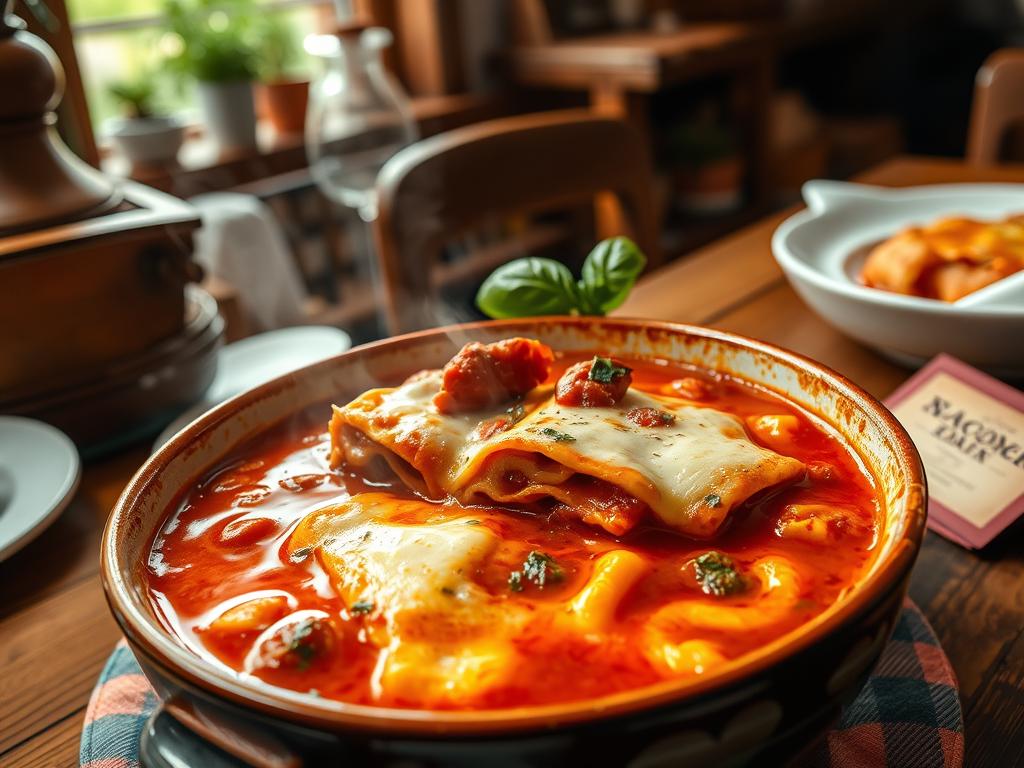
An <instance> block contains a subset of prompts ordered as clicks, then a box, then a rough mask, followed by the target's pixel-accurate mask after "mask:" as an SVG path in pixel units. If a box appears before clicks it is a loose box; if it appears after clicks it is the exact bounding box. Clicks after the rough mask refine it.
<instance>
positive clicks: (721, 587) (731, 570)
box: [693, 550, 747, 597]
mask: <svg viewBox="0 0 1024 768" xmlns="http://www.w3.org/2000/svg"><path fill="white" fill-rule="evenodd" d="M693 573H694V575H695V576H696V577H697V583H698V584H700V587H701V589H702V590H703V591H704V594H706V595H713V596H714V597H726V596H728V595H734V594H736V593H737V592H742V591H743V590H744V589H746V588H747V581H746V579H744V578H743V575H742V574H741V573H740V572H739V570H737V568H736V563H734V562H733V560H732V558H731V557H729V556H728V555H723V554H722V553H721V552H715V551H714V550H712V551H711V552H705V553H704V554H703V555H701V556H700V557H697V558H695V559H694V560H693Z"/></svg>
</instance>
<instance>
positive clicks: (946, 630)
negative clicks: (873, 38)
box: [0, 159, 1024, 768]
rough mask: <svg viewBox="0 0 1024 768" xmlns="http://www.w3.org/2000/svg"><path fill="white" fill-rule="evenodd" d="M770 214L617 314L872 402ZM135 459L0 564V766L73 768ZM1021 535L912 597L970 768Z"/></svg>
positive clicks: (890, 175)
mask: <svg viewBox="0 0 1024 768" xmlns="http://www.w3.org/2000/svg"><path fill="white" fill-rule="evenodd" d="M863 180H864V181H869V182H874V183H878V184H888V185H893V186H900V185H909V184H927V183H938V182H950V181H1024V166H1022V167H1017V168H1012V169H1006V168H1004V169H990V170H983V171H979V170H971V169H968V168H966V167H964V166H963V165H962V164H960V163H957V162H950V161H938V160H920V159H901V160H896V161H893V162H891V163H887V164H886V165H884V166H882V167H880V168H878V169H876V170H874V171H872V172H870V173H868V174H866V175H865V176H864V177H863ZM784 215H785V214H780V215H778V216H773V217H771V218H769V219H766V220H764V221H763V222H760V223H758V224H756V225H754V226H751V227H749V228H747V229H745V230H743V231H740V232H737V233H736V234H734V235H733V236H731V237H729V238H727V239H725V240H722V241H721V242H720V243H718V244H715V245H713V246H711V247H709V248H706V249H704V250H702V251H700V252H699V253H697V254H695V255H694V256H693V257H691V258H689V259H686V260H685V261H682V262H678V263H676V264H673V265H670V266H668V267H665V268H664V269H662V270H660V271H659V272H657V273H655V274H652V275H651V276H649V277H647V278H645V279H644V280H643V281H642V282H641V284H640V285H639V286H638V287H637V289H636V290H635V291H634V292H633V295H632V297H631V298H630V300H629V302H628V303H627V304H626V306H625V307H623V308H622V310H621V313H622V314H626V315H640V316H647V317H655V318H659V319H666V320H679V321H686V322H692V323H701V324H705V325H712V326H715V327H719V328H724V329H727V330H732V331H737V332H739V333H744V334H749V335H751V336H756V337H759V338H762V339H766V340H768V341H771V342H774V343H777V344H781V345H783V346H786V347H789V348H791V349H795V350H797V351H799V352H803V353H805V354H808V355H810V356H812V357H814V358H817V359H818V360H821V361H822V362H824V363H826V364H827V365H830V366H832V367H833V368H835V369H837V370H839V371H840V372H842V373H844V374H846V375H847V376H849V377H851V378H852V379H853V380H854V381H856V382H858V383H860V384H861V385H862V386H864V387H865V388H866V389H868V391H870V392H872V393H873V394H875V395H876V396H879V397H884V396H885V395H886V394H888V393H889V392H890V391H891V390H892V389H893V388H894V387H895V386H896V385H898V384H899V383H900V382H901V381H903V379H905V378H906V376H907V371H905V370H903V369H901V368H897V367H895V366H893V365H892V364H890V363H888V362H886V361H884V360H883V359H882V358H880V357H879V356H878V355H876V354H874V353H873V352H871V351H869V350H867V349H865V348H864V347H862V346H860V345H858V344H856V343H854V342H852V341H850V340H848V339H846V338H844V337H843V336H841V335H839V334H838V333H837V332H835V331H833V330H831V329H830V328H829V327H828V326H826V325H825V324H824V323H822V322H821V321H820V320H819V319H818V318H817V317H816V316H814V315H813V314H811V313H810V312H809V311H808V310H807V309H806V308H805V307H804V306H803V304H802V303H801V302H800V300H799V299H798V298H797V297H796V295H795V294H794V293H793V292H792V290H790V288H789V286H788V285H787V284H786V282H785V280H784V279H783V277H782V274H781V273H780V271H779V269H778V267H777V266H776V265H775V262H774V260H773V259H772V257H771V253H770V250H769V245H768V243H769V238H770V235H771V232H772V230H773V229H774V228H775V226H776V225H777V224H778V222H779V221H780V220H781V219H782V218H783V216H784ZM146 455H147V450H146V448H145V447H139V448H136V449H134V450H132V451H128V452H126V453H123V454H120V455H118V456H116V457H114V458H111V459H108V460H105V461H103V462H99V463H96V464H93V465H91V466H89V467H87V468H86V470H85V474H84V477H83V480H82V486H81V489H80V490H79V492H78V494H77V496H76V497H75V500H74V502H73V503H72V504H71V506H70V507H69V508H68V510H67V511H66V512H65V513H64V514H63V515H62V516H61V518H60V519H59V520H58V522H57V523H56V524H54V525H53V527H52V528H50V529H49V530H48V531H46V532H45V533H44V534H43V535H42V536H41V537H40V538H39V539H38V540H37V541H36V542H34V543H33V544H31V545H29V546H28V547H27V548H26V549H25V550H23V551H22V552H20V553H19V554H18V555H17V556H15V557H14V558H12V559H11V560H10V561H8V562H6V563H3V564H2V565H0V585H2V590H3V592H2V595H3V599H2V604H0V765H3V766H7V767H9V768H15V766H72V765H76V764H77V754H78V738H79V734H80V732H81V727H82V718H83V715H84V709H85V704H86V702H87V700H88V697H89V691H90V689H91V688H92V685H93V683H94V682H95V680H96V677H97V675H98V674H99V671H100V668H101V666H102V664H103V662H104V660H105V659H106V657H107V655H108V654H109V653H110V650H111V648H112V647H113V645H114V643H115V642H116V641H117V639H118V637H119V636H120V635H119V632H118V630H117V627H116V626H115V624H114V621H113V619H112V618H111V617H110V614H109V612H108V610H107V605H106V602H105V601H104V598H103V591H102V589H101V587H100V583H99V577H98V570H99V542H100V535H101V532H102V526H103V522H104V520H105V518H106V515H107V512H108V510H109V509H110V508H111V506H112V505H113V503H114V501H115V499H116V498H117V495H118V494H119V493H120V491H121V488H122V487H123V486H124V485H125V483H126V482H127V481H128V479H129V477H130V476H131V474H132V473H133V472H134V470H135V469H136V468H137V467H138V466H139V464H140V463H141V462H142V461H143V460H144V459H145V458H146ZM1022 543H1024V538H1022V534H1021V532H1020V531H1017V532H1016V533H1014V532H1011V533H1010V534H1009V535H1007V536H1004V537H1003V538H1002V539H1000V540H999V541H997V542H996V544H995V545H993V546H992V547H991V548H990V549H989V550H986V552H985V553H984V554H982V555H976V554H971V553H968V552H966V551H964V550H962V549H960V548H959V547H956V546H954V545H953V544H950V543H948V542H947V541H945V540H944V539H941V538H939V537H937V536H934V535H931V534H929V536H928V538H927V540H926V542H925V546H924V549H923V551H922V553H921V557H920V559H919V560H918V563H917V566H916V568H915V571H914V579H913V582H912V584H911V594H912V596H913V598H914V599H915V600H916V601H917V603H918V604H919V605H920V606H921V607H922V608H923V609H924V611H925V613H926V614H927V615H928V618H929V619H930V620H931V622H932V624H933V626H934V627H935V629H936V631H937V632H938V634H939V637H940V638H941V639H942V643H943V646H944V647H945V649H946V652H947V653H948V654H949V657H950V659H951V660H952V662H953V665H954V667H955V668H956V672H957V674H958V675H959V678H960V684H961V687H962V694H963V705H964V713H965V716H966V721H967V751H968V756H969V758H970V762H969V765H971V766H974V767H979V766H1000V767H1001V766H1010V765H1016V764H1021V763H1022V762H1024V555H1022V547H1021V544H1022Z"/></svg>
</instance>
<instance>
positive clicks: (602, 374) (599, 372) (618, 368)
mask: <svg viewBox="0 0 1024 768" xmlns="http://www.w3.org/2000/svg"><path fill="white" fill-rule="evenodd" d="M631 370H632V369H631V368H626V367H625V366H623V365H616V364H615V363H614V362H612V359H611V358H610V357H600V356H598V355H595V356H594V359H593V361H592V362H591V363H590V373H588V374H587V378H588V379H590V380H591V381H596V382H597V383H598V384H611V383H612V382H613V381H615V379H617V378H619V377H620V376H625V375H626V374H627V373H629V372H630V371H631Z"/></svg>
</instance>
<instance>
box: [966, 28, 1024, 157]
mask: <svg viewBox="0 0 1024 768" xmlns="http://www.w3.org/2000/svg"><path fill="white" fill-rule="evenodd" d="M1022 129H1024V48H1016V49H1012V48H1007V49H1004V50H1001V51H996V52H995V53H993V54H992V55H991V56H989V57H988V59H986V60H985V63H984V65H982V67H981V69H979V70H978V76H977V80H976V82H975V86H974V103H973V105H972V107H971V123H970V128H969V133H968V138H967V159H968V160H970V161H971V162H972V163H975V164H977V165H992V164H994V163H998V162H999V160H1000V158H1002V157H1003V156H1004V155H1005V154H1007V151H1008V152H1009V153H1012V154H1014V155H1017V156H1019V151H1020V149H1021V148H1022V147H1024V141H1021V139H1022V138H1024V130H1022ZM1010 143H1012V146H1010V147H1007V144H1010Z"/></svg>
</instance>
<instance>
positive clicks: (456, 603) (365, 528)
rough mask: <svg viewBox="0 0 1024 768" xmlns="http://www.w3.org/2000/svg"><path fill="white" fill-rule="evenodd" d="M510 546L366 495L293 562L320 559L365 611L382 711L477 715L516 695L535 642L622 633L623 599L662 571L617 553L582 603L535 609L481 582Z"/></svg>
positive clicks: (390, 499) (308, 522)
mask: <svg viewBox="0 0 1024 768" xmlns="http://www.w3.org/2000/svg"><path fill="white" fill-rule="evenodd" d="M400 519H401V520H406V519H408V520H418V521H420V522H415V523H402V522H397V520H400ZM502 546H503V542H502V540H501V539H500V538H499V537H498V536H497V535H496V534H495V533H494V532H493V531H492V530H491V529H490V528H489V527H488V526H486V525H482V524H480V522H479V520H477V519H474V518H471V517H469V516H468V515H466V516H456V517H444V518H441V519H438V518H437V517H436V507H435V505H432V504H429V503H428V502H424V501H420V500H416V499H399V498H397V497H394V496H392V495H390V494H387V493H363V494H358V495H356V496H353V497H351V498H350V499H348V500H346V501H344V502H342V503H340V504H335V505H332V506H329V507H324V508H321V509H319V510H316V511H314V512H311V513H310V514H308V515H307V516H306V517H305V518H303V519H302V520H301V521H300V523H299V525H298V526H297V527H296V529H295V531H294V532H293V533H292V534H291V537H290V539H289V542H288V551H289V556H291V557H296V556H298V553H304V554H305V555H306V556H311V555H312V556H315V557H316V558H317V559H318V561H319V562H320V564H321V566H322V567H323V569H324V570H325V572H326V573H327V575H328V578H329V579H330V581H331V584H332V585H333V587H334V589H335V591H336V592H337V593H338V595H339V596H340V597H341V599H342V601H343V602H344V604H345V605H346V606H347V608H348V610H349V611H350V612H353V613H354V612H355V611H354V609H353V606H356V605H357V604H360V605H361V607H362V608H361V613H360V614H359V615H361V616H363V617H364V620H365V625H364V626H365V636H366V638H367V641H368V642H370V643H372V644H373V645H374V646H376V647H377V648H378V649H379V651H378V654H379V655H378V660H377V664H376V669H375V671H374V675H373V683H372V689H373V692H374V696H375V697H376V699H377V700H378V701H380V702H382V703H396V702H397V703H402V702H418V703H419V704H421V705H430V706H465V705H466V704H467V703H470V702H473V701H475V700H479V699H482V698H485V697H486V696H487V695H488V694H489V693H490V692H492V691H494V690H495V689H500V688H502V687H507V686H512V685H514V684H515V671H516V669H517V668H519V667H520V666H521V665H522V658H521V657H520V655H519V654H520V651H519V650H518V646H517V643H516V640H517V638H521V637H522V636H523V633H524V632H527V631H532V632H534V633H538V632H540V633H541V634H547V635H551V636H559V635H567V634H570V635H576V636H582V635H596V634H601V633H607V632H611V631H614V628H615V627H614V616H615V613H616V611H617V610H618V608H619V605H620V604H621V602H622V600H623V598H624V597H625V596H626V594H627V593H628V591H629V590H630V588H631V587H632V586H633V585H634V584H635V583H636V582H637V581H638V580H639V579H640V578H641V577H642V576H643V575H644V574H645V573H647V572H648V571H649V569H650V565H649V564H648V563H647V561H646V559H645V558H644V557H642V556H641V555H639V554H636V553H634V552H630V551H626V550H612V551H610V552H607V553H605V554H604V555H602V556H601V557H600V558H598V559H597V561H596V563H595V566H594V570H593V572H592V573H591V574H590V576H589V578H588V579H587V581H586V582H585V583H584V585H583V586H582V587H581V588H580V590H579V591H578V592H577V593H576V594H575V595H570V596H567V597H566V599H565V601H558V600H556V601H550V600H544V601H538V602H534V601H532V600H530V599H529V598H524V597H516V595H515V593H512V592H501V593H498V594H492V593H490V592H488V590H486V589H485V588H484V587H482V586H481V585H480V584H479V583H477V582H476V581H475V580H474V579H475V576H474V575H475V574H478V573H480V572H481V571H482V570H484V569H486V568H488V567H494V566H493V563H492V560H494V558H495V556H496V555H497V554H498V553H499V550H500V549H501V548H502ZM504 559H507V555H506V557H505V558H504ZM513 598H514V599H513Z"/></svg>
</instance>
